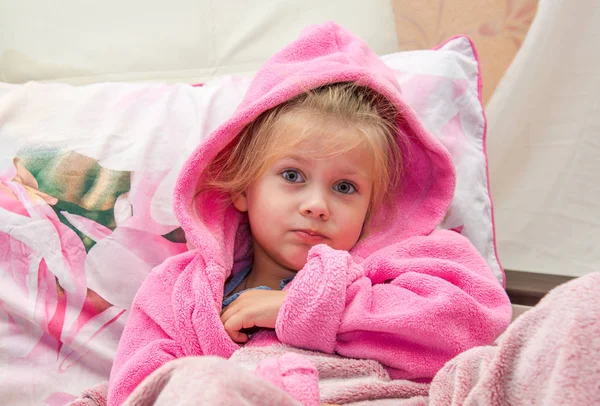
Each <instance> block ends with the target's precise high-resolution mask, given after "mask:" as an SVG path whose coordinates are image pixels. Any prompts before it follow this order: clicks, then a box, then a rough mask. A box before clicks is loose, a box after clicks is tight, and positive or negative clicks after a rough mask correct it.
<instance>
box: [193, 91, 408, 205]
mask: <svg viewBox="0 0 600 406" xmlns="http://www.w3.org/2000/svg"><path fill="white" fill-rule="evenodd" d="M298 119H302V120H303V121H302V130H301V132H300V134H298V133H294V138H293V139H290V137H289V132H286V131H285V130H283V131H282V130H281V128H282V127H285V126H284V125H282V123H283V124H285V122H286V121H289V120H298ZM332 120H334V121H335V122H336V123H338V124H341V125H342V126H344V128H351V129H355V130H356V131H348V132H343V136H340V132H339V131H336V132H330V133H328V132H327V131H325V132H323V128H324V126H327V123H331V122H332ZM325 128H326V127H325ZM317 130H320V131H319V135H320V136H321V137H323V136H324V137H325V138H324V139H323V138H322V139H323V140H324V141H325V142H322V143H320V144H319V147H320V149H319V150H318V151H315V154H316V156H318V157H322V158H324V157H328V156H335V155H336V154H343V153H344V152H347V151H349V150H352V149H354V148H356V147H366V148H367V149H368V150H369V151H370V152H371V154H372V156H373V158H374V168H373V172H374V173H375V174H376V177H375V180H374V185H373V194H372V199H371V206H370V210H369V212H371V210H372V209H373V208H374V207H377V206H378V205H379V204H381V203H383V202H384V200H385V198H386V197H389V196H390V193H388V191H389V190H390V189H391V188H394V187H395V185H396V183H397V182H398V179H399V176H400V172H401V170H402V156H401V151H400V147H399V146H398V140H397V139H396V136H397V134H396V131H397V129H396V111H395V109H394V106H393V105H392V104H391V103H390V102H389V101H388V100H387V99H385V98H384V97H383V96H382V95H380V94H379V93H377V92H375V91H374V90H372V89H370V88H368V87H364V86H358V85H356V84H355V83H351V82H348V83H336V84H333V85H327V86H323V87H320V88H317V89H313V90H310V91H307V92H305V93H302V94H300V95H299V96H297V97H295V98H293V99H291V100H289V101H288V102H286V103H283V104H280V105H278V106H276V107H274V108H272V109H270V110H267V111H265V112H264V113H262V114H261V115H260V116H259V117H258V118H256V119H255V120H253V121H252V122H251V123H249V124H248V125H247V126H246V127H245V128H244V129H243V130H242V132H241V133H240V135H239V136H238V137H237V139H236V140H234V141H233V142H232V143H231V144H230V145H229V146H228V147H227V148H225V149H224V150H223V151H221V152H220V153H219V155H217V157H216V158H215V159H214V160H213V161H212V162H211V164H210V165H209V167H208V168H207V174H208V177H207V181H206V183H205V185H203V187H202V189H205V190H206V189H216V190H219V191H222V192H224V193H226V194H228V195H229V196H234V197H235V196H239V194H241V193H243V192H244V191H245V190H246V189H247V188H248V186H249V185H250V184H252V183H253V182H254V181H256V180H257V179H258V178H259V177H260V176H261V175H262V174H263V173H264V172H265V170H266V169H267V168H268V167H269V166H270V165H272V164H273V162H275V161H276V160H277V159H279V158H281V157H282V156H284V155H286V154H287V153H289V151H291V150H293V148H294V147H295V146H297V145H298V144H300V143H302V142H303V141H305V140H307V139H308V138H309V137H310V136H312V135H313V134H315V132H316V131H317ZM323 133H324V135H323ZM322 145H324V146H325V147H324V148H322Z"/></svg>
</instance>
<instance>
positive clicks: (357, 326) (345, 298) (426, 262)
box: [276, 231, 511, 379]
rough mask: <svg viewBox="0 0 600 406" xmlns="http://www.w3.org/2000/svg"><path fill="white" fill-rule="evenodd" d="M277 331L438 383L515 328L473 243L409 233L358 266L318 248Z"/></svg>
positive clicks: (305, 344) (299, 342)
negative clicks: (450, 367)
mask: <svg viewBox="0 0 600 406" xmlns="http://www.w3.org/2000/svg"><path fill="white" fill-rule="evenodd" d="M287 291H288V295H287V297H286V299H285V300H284V303H283V305H282V308H281V310H280V312H279V316H278V320H277V326H276V333H277V336H278V338H279V340H281V341H282V342H283V343H285V344H289V345H292V346H295V347H300V348H305V349H310V350H317V351H322V352H326V353H337V354H340V355H342V356H347V357H353V358H367V359H374V360H376V361H378V362H380V363H382V364H383V365H385V366H387V367H391V368H392V369H393V370H395V374H396V375H395V376H392V377H393V378H403V379H416V378H431V377H433V376H434V375H435V373H436V372H437V371H438V370H439V369H440V368H441V367H442V366H443V365H444V364H445V363H446V362H447V361H448V360H450V359H452V358H453V357H454V356H456V355H457V354H459V353H460V352H462V351H464V350H466V349H468V348H471V347H474V346H479V345H486V344H491V343H492V342H493V341H494V340H495V339H496V338H497V337H498V336H499V335H500V334H501V333H502V332H503V331H504V330H505V329H506V327H507V326H508V324H509V322H510V318H511V305H510V302H509V299H508V297H507V295H506V293H505V291H504V289H503V288H502V286H501V285H500V283H499V282H498V281H497V279H496V278H495V276H494V275H493V273H492V271H491V270H490V269H489V267H488V265H487V264H486V262H485V261H484V259H483V258H482V257H481V255H480V254H479V253H478V252H477V250H476V249H475V247H473V245H472V244H471V243H470V242H469V241H468V240H467V239H466V238H464V237H463V236H461V235H459V234H458V233H455V232H452V231H436V232H434V233H433V234H431V235H429V236H424V237H421V236H420V237H412V238H410V239H407V240H404V241H403V242H400V243H397V244H394V245H391V246H389V247H387V248H385V249H383V250H381V251H377V252H376V253H374V254H373V255H371V256H370V257H368V258H367V259H366V260H365V261H364V262H363V263H361V264H360V265H359V264H356V263H354V261H353V260H352V258H351V256H350V255H349V254H348V253H347V252H344V251H336V250H334V249H332V248H330V247H327V246H325V245H319V246H315V247H313V248H312V249H311V251H310V253H309V257H308V262H307V265H306V266H305V268H303V269H302V270H301V271H300V272H298V274H297V276H296V278H295V279H294V281H293V282H292V283H291V284H290V286H289V287H288V289H287Z"/></svg>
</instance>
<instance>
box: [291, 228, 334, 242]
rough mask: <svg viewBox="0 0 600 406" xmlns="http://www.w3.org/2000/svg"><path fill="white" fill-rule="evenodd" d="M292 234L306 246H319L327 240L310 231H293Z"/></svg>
mask: <svg viewBox="0 0 600 406" xmlns="http://www.w3.org/2000/svg"><path fill="white" fill-rule="evenodd" d="M294 234H295V235H296V236H297V237H298V238H299V239H300V240H301V241H303V242H306V243H308V244H313V245H314V244H319V243H321V242H323V241H325V240H326V239H327V237H325V236H324V235H322V234H319V233H317V232H314V231H311V230H294Z"/></svg>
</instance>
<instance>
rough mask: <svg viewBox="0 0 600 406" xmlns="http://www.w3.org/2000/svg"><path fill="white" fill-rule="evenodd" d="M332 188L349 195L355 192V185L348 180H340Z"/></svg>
mask: <svg viewBox="0 0 600 406" xmlns="http://www.w3.org/2000/svg"><path fill="white" fill-rule="evenodd" d="M333 190H335V191H336V192H340V193H342V194H345V195H351V194H353V193H356V187H355V186H354V185H353V184H352V183H350V182H340V183H337V184H335V186H333Z"/></svg>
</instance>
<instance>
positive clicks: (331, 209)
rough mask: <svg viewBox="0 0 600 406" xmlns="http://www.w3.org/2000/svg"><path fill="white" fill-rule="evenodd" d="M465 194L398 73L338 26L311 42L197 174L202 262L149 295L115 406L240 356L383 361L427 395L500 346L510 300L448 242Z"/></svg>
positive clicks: (254, 99)
mask: <svg viewBox="0 0 600 406" xmlns="http://www.w3.org/2000/svg"><path fill="white" fill-rule="evenodd" d="M454 184H455V173H454V168H453V165H452V162H451V159H450V156H449V155H448V152H447V151H446V150H445V149H444V148H443V147H442V146H441V144H440V143H439V142H438V141H437V140H436V139H435V138H434V137H433V136H432V135H431V134H429V133H428V132H427V131H426V130H425V129H424V128H423V127H422V125H421V124H420V123H419V122H418V121H417V119H416V118H415V115H414V113H413V112H412V111H411V110H410V108H408V107H407V106H406V105H405V104H404V102H403V101H402V96H401V89H400V87H399V85H398V83H397V81H396V79H395V76H394V73H393V72H392V71H391V70H390V69H389V68H387V67H386V66H385V65H384V64H383V63H382V62H381V61H380V59H379V58H378V57H377V56H376V55H375V54H374V53H373V52H372V51H371V50H370V49H369V48H368V47H367V46H366V44H365V43H364V42H363V41H361V40H360V39H358V38H356V37H354V36H353V35H351V34H349V33H348V32H346V31H344V30H343V29H342V28H340V27H339V26H337V25H335V24H333V23H328V24H324V25H321V26H316V27H311V28H310V29H308V30H306V31H305V32H304V33H303V35H301V36H300V37H299V38H298V39H297V40H296V41H295V42H293V43H292V44H290V45H289V46H288V47H286V48H284V49H283V50H282V51H280V52H279V53H277V54H276V55H275V56H273V57H272V58H271V59H270V60H269V61H268V62H267V63H266V64H265V65H264V66H263V68H262V69H261V70H260V71H259V72H258V74H257V75H256V78H255V79H254V81H253V83H252V85H251V87H250V89H249V90H248V92H247V94H246V97H245V99H244V101H243V102H242V103H241V105H240V106H239V107H238V109H237V110H236V112H235V113H234V115H233V117H232V118H231V119H230V120H229V121H227V122H226V123H225V124H223V125H222V126H221V127H220V128H219V129H218V130H217V131H215V132H214V133H213V134H212V135H211V136H210V137H209V138H208V139H207V140H206V142H204V143H203V144H202V145H200V146H199V147H198V148H197V149H196V150H195V151H193V152H192V154H191V156H190V158H189V159H188V161H187V163H186V165H185V166H184V168H183V170H182V172H181V174H180V176H179V179H178V183H177V185H176V189H175V203H174V204H175V206H174V207H175V212H176V214H177V216H178V219H179V221H180V222H181V225H182V227H183V229H184V230H185V232H186V236H187V238H188V243H189V244H190V245H192V246H193V249H191V250H190V251H189V252H187V253H184V254H181V255H179V256H176V257H173V258H171V259H169V260H167V261H166V262H165V263H164V264H162V265H161V266H159V267H158V268H157V269H155V270H154V271H153V272H152V273H151V274H150V275H149V276H148V279H147V280H146V281H145V283H144V285H143V286H142V288H141V289H140V291H139V292H138V294H137V296H136V298H135V301H134V303H133V306H132V309H131V313H130V315H129V319H128V323H127V326H126V328H125V331H124V333H123V336H122V338H121V341H120V344H119V349H118V353H117V357H116V359H115V362H114V366H113V369H112V372H111V380H110V388H109V402H108V403H109V405H119V404H121V403H122V402H123V401H124V400H125V399H126V398H127V397H128V395H130V394H131V392H132V391H133V390H134V389H135V387H136V386H137V385H139V384H140V382H142V380H144V378H145V377H147V376H148V375H149V374H150V373H151V372H153V371H154V370H156V369H157V368H159V367H160V366H162V365H163V364H165V363H167V362H169V361H171V360H174V359H176V358H180V357H186V356H193V355H216V356H220V357H224V358H229V357H230V356H231V355H232V354H233V353H234V352H235V351H236V350H238V349H240V346H241V345H246V346H258V345H261V346H264V345H270V344H280V343H282V344H286V345H288V346H292V347H296V348H301V349H308V350H315V351H320V352H323V353H328V354H334V353H335V354H339V355H341V356H344V357H352V358H358V359H370V360H374V361H377V362H379V363H381V364H382V365H383V366H385V368H386V369H387V371H388V372H389V375H390V377H391V378H392V379H409V380H414V381H420V382H421V381H422V382H427V381H430V380H431V378H432V377H433V376H434V375H435V373H436V372H437V371H438V370H439V369H440V368H441V367H442V366H443V365H444V363H446V361H448V360H450V359H451V358H453V357H454V356H455V355H457V354H459V353H461V352H462V351H465V350H466V349H468V348H471V347H474V346H478V345H485V344H490V343H492V342H493V341H494V339H495V338H496V337H497V336H498V335H499V334H500V333H501V332H502V331H504V329H505V328H506V327H507V325H508V324H509V321H510V317H511V307H510V303H509V300H508V298H507V296H506V294H505V292H504V290H503V288H502V286H500V284H499V283H498V282H497V280H496V278H495V277H494V275H493V274H492V272H491V270H490V269H489V268H488V266H487V265H486V263H485V261H484V260H483V258H482V257H481V256H480V255H479V254H478V252H477V251H476V249H475V248H474V247H473V246H472V245H471V244H470V243H469V241H468V240H467V239H466V238H464V237H462V236H461V235H459V234H457V233H455V232H452V231H441V230H436V227H437V225H438V224H439V223H440V222H441V220H442V219H443V217H444V215H445V213H446V211H447V209H448V207H449V205H450V202H451V200H452V197H453V193H454Z"/></svg>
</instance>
